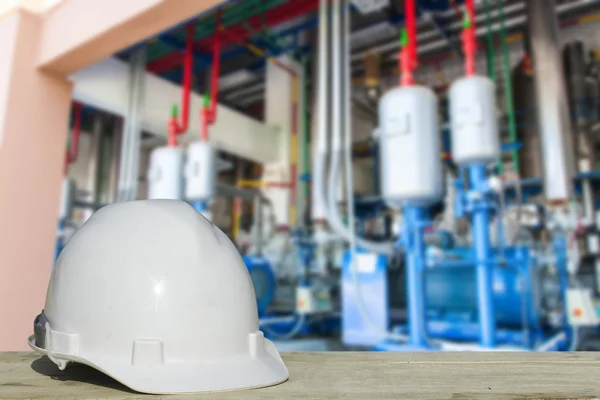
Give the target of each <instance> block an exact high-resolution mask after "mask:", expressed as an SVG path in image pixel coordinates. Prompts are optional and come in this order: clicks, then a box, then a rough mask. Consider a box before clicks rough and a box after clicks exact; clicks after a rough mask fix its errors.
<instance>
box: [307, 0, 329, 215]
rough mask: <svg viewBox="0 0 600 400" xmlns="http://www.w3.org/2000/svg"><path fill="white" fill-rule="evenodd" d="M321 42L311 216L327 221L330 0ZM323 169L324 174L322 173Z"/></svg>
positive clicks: (322, 16) (322, 9) (323, 12)
mask: <svg viewBox="0 0 600 400" xmlns="http://www.w3.org/2000/svg"><path fill="white" fill-rule="evenodd" d="M319 3H320V4H319V44H318V51H319V54H318V72H317V91H318V92H317V101H316V103H317V112H316V116H317V123H318V126H317V135H316V138H315V141H316V143H317V145H316V154H315V157H314V159H313V162H314V164H313V167H312V201H311V203H312V207H311V213H312V219H313V220H314V221H324V220H325V219H326V217H327V202H326V196H325V179H324V178H325V173H324V172H325V167H324V164H325V160H326V159H327V150H328V145H327V135H328V131H329V109H328V105H329V101H328V98H327V97H328V96H327V89H328V79H327V77H328V68H329V60H328V57H329V43H328V42H329V41H328V37H329V16H328V13H329V10H328V9H329V7H328V4H329V2H328V1H327V0H320V2H319ZM320 171H323V174H321V173H319V172H320Z"/></svg>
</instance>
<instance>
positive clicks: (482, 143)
mask: <svg viewBox="0 0 600 400" xmlns="http://www.w3.org/2000/svg"><path fill="white" fill-rule="evenodd" d="M449 100H450V123H451V128H452V159H453V160H454V161H455V162H456V163H457V164H469V163H488V162H493V161H496V160H497V159H498V157H499V156H500V139H499V138H498V121H497V117H496V89H495V85H494V82H493V81H492V80H491V79H489V78H487V77H484V76H468V77H464V78H461V79H458V80H456V81H455V82H454V83H453V84H452V87H451V88H450V97H449Z"/></svg>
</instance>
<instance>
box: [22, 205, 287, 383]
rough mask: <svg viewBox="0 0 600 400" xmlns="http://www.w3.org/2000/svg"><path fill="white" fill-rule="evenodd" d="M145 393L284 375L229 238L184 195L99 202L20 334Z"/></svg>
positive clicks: (61, 360) (62, 360)
mask: <svg viewBox="0 0 600 400" xmlns="http://www.w3.org/2000/svg"><path fill="white" fill-rule="evenodd" d="M29 342H30V345H31V346H32V348H34V349H35V350H36V351H39V352H42V353H44V354H47V355H48V356H49V357H50V358H51V359H52V360H53V361H54V362H55V363H57V364H58V365H59V367H62V368H64V366H65V365H66V363H67V362H69V361H75V362H80V363H84V364H88V365H90V366H92V367H94V368H96V369H99V370H101V371H103V372H105V373H106V374H108V375H110V376H112V377H113V378H115V379H116V380H118V381H120V382H121V383H123V384H125V385H126V386H129V387H130V388H131V389H134V390H137V391H140V392H147V393H179V392H199V391H216V390H234V389H243V388H254V387H262V386H269V385H273V384H277V383H280V382H283V381H285V380H286V379H287V377H288V372H287V369H286V368H285V365H284V364H283V362H282V360H281V358H280V356H279V354H278V352H277V350H276V349H275V347H274V346H273V344H272V343H271V342H270V341H268V340H267V339H265V338H264V336H263V334H262V332H260V331H259V330H258V312H257V306H256V300H255V295H254V288H253V286H252V280H251V279H250V275H249V274H248V271H247V268H246V267H245V264H244V262H243V260H242V258H241V257H240V255H239V254H238V252H237V249H236V248H235V246H234V245H233V243H231V241H230V240H229V238H227V236H226V235H225V234H224V233H223V232H222V231H221V230H220V229H218V228H217V227H215V226H214V225H213V224H212V223H210V222H209V221H208V220H206V219H205V218H204V217H203V216H202V215H201V214H200V213H198V212H197V211H196V210H194V209H193V208H192V207H191V206H189V205H188V204H187V203H185V202H181V201H177V200H144V201H133V202H123V203H117V204H113V205H109V206H106V207H104V208H102V209H100V210H99V211H98V212H96V213H95V214H94V215H92V217H91V218H90V219H89V220H88V221H87V222H86V223H85V224H84V225H83V226H82V227H81V228H80V229H79V230H78V231H77V232H76V233H75V234H74V235H73V237H72V238H71V240H69V242H68V244H67V246H66V247H65V249H64V250H63V252H62V253H61V255H60V257H59V258H58V259H57V261H56V264H55V266H54V270H53V273H52V277H51V279H50V284H49V286H48V292H47V296H46V305H45V308H44V311H43V313H42V314H41V315H40V316H38V318H37V319H36V323H35V335H33V336H32V337H30V339H29Z"/></svg>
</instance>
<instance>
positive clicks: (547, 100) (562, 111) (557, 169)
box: [527, 0, 574, 202]
mask: <svg viewBox="0 0 600 400" xmlns="http://www.w3.org/2000/svg"><path fill="white" fill-rule="evenodd" d="M554 3H555V1H554V0H549V1H528V2H527V15H528V18H529V37H530V38H531V50H532V55H533V70H534V78H535V94H536V100H537V122H538V126H539V127H540V134H541V140H540V142H541V153H542V158H543V170H544V171H543V172H544V191H545V197H546V200H547V201H549V202H564V201H567V200H569V199H571V197H572V196H573V183H572V181H571V179H572V177H573V172H574V160H573V159H574V155H573V145H572V139H571V130H570V125H569V106H568V103H567V91H566V86H565V79H564V73H563V65H562V62H561V61H562V60H561V57H560V51H559V41H558V21H557V16H556V12H555V4H554Z"/></svg>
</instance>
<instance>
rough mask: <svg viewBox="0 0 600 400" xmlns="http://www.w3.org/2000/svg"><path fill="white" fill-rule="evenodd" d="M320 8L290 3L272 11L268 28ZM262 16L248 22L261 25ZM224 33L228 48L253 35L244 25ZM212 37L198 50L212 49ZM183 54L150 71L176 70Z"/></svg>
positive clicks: (151, 65)
mask: <svg viewBox="0 0 600 400" xmlns="http://www.w3.org/2000/svg"><path fill="white" fill-rule="evenodd" d="M317 6H318V1H317V0H309V1H306V2H304V1H303V2H301V1H289V2H287V3H284V4H283V5H281V6H279V7H278V8H276V9H274V10H271V11H269V12H268V13H267V18H266V22H267V26H269V27H272V26H274V25H277V24H279V23H281V22H284V21H287V20H289V19H292V18H296V17H298V16H300V15H302V14H306V13H309V12H312V11H314V10H315V9H316V8H317ZM262 18H263V17H262V15H258V16H255V17H252V18H250V19H249V20H248V21H247V22H248V23H249V24H250V25H251V26H256V25H260V23H261V21H262ZM222 33H226V35H227V36H228V39H227V40H223V41H222V42H221V46H222V47H223V46H227V45H229V44H232V43H234V42H236V41H239V40H241V39H246V38H248V37H250V36H251V35H252V32H251V31H249V30H247V29H246V28H245V27H244V25H243V24H242V23H240V24H236V25H233V26H231V27H228V28H227V29H226V30H223V31H222ZM212 40H213V38H212V37H209V38H205V39H202V40H200V41H198V42H196V43H195V44H194V47H195V48H197V49H206V48H210V47H211V41H212ZM182 57H183V56H182V54H181V53H180V52H175V53H169V54H167V55H165V56H163V57H160V58H158V59H156V60H153V61H151V62H150V63H148V71H150V72H154V73H157V74H159V73H161V72H164V71H167V70H169V69H171V68H174V67H176V66H178V65H180V64H181V61H182Z"/></svg>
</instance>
